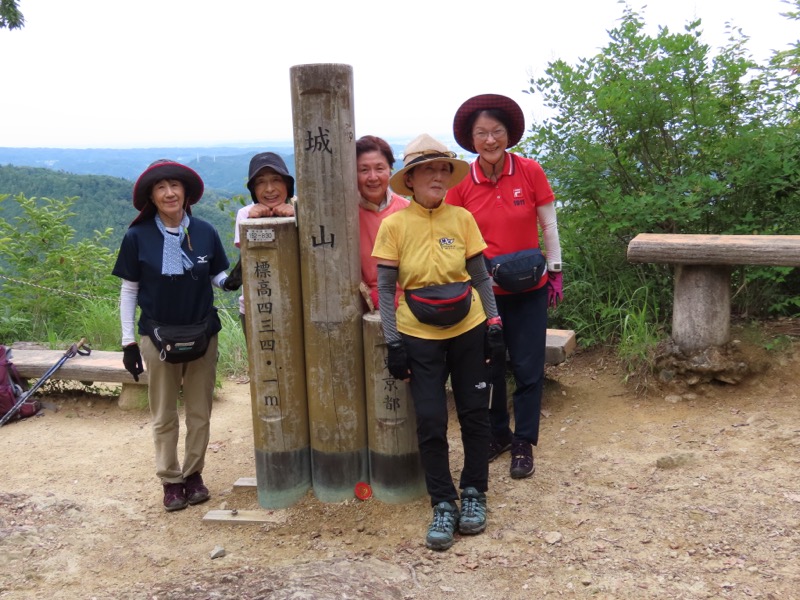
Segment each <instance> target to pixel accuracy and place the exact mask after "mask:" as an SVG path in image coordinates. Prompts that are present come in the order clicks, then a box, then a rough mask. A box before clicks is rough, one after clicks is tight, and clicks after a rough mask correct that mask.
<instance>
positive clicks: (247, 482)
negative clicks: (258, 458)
mask: <svg viewBox="0 0 800 600" xmlns="http://www.w3.org/2000/svg"><path fill="white" fill-rule="evenodd" d="M233 487H235V488H254V487H258V483H257V482H256V478H255V477H239V479H237V480H236V483H234V484H233Z"/></svg>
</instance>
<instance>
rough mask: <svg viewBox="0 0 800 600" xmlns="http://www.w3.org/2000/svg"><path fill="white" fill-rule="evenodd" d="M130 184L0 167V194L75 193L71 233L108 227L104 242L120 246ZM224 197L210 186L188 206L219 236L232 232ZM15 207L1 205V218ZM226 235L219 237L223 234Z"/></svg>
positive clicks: (129, 214)
mask: <svg viewBox="0 0 800 600" xmlns="http://www.w3.org/2000/svg"><path fill="white" fill-rule="evenodd" d="M132 190H133V182H131V181H128V180H127V179H122V178H120V177H109V176H107V175H75V174H73V173H65V172H64V171H53V170H51V169H42V168H37V167H12V166H0V193H2V194H11V195H17V194H24V195H25V196H27V197H29V198H30V197H39V198H42V197H44V198H64V197H76V198H77V199H76V201H75V202H74V204H73V207H72V208H73V210H72V212H71V213H70V215H69V217H68V218H67V221H66V222H67V223H68V224H69V225H70V226H71V227H73V228H74V229H75V237H76V238H77V239H83V238H86V237H91V236H92V235H93V232H94V231H104V230H106V229H109V230H110V231H109V234H108V236H106V237H105V238H104V239H103V242H102V243H103V245H105V246H106V247H107V248H109V249H110V250H114V251H115V252H116V250H117V249H118V248H119V244H120V242H121V241H122V236H123V235H124V234H125V231H126V230H127V229H128V225H130V222H131V221H132V220H133V219H134V217H135V216H136V210H135V209H134V208H133V205H132V203H131V192H132ZM223 202H224V201H223V199H222V198H221V197H220V196H219V194H217V193H216V192H214V191H213V190H206V192H205V193H204V194H203V199H202V200H201V202H199V203H198V204H197V205H195V206H194V207H193V209H192V214H193V215H194V216H196V217H199V218H201V219H204V220H206V221H208V222H210V223H211V224H212V225H214V226H215V227H216V228H217V231H219V232H220V235H223V233H224V232H226V231H231V232H232V231H233V219H234V218H235V216H236V215H235V213H231V211H226V210H223V209H222V208H223V206H224V204H223ZM20 214H21V210H20V209H19V207H17V206H15V205H13V204H11V205H8V206H3V205H0V217H2V218H4V219H7V220H10V219H11V218H13V217H16V216H19V215H20ZM222 239H223V240H224V239H225V238H224V237H223V238H222Z"/></svg>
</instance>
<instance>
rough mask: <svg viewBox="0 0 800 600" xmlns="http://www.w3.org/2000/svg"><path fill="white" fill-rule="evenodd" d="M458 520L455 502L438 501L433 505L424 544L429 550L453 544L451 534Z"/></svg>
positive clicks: (440, 548) (442, 548)
mask: <svg viewBox="0 0 800 600" xmlns="http://www.w3.org/2000/svg"><path fill="white" fill-rule="evenodd" d="M457 521H458V507H457V506H456V504H455V502H439V504H437V505H436V506H434V507H433V521H431V525H430V527H428V535H427V536H426V537H425V545H426V546H427V547H428V548H430V549H431V550H447V549H448V548H449V547H450V546H452V545H453V542H454V541H455V538H453V534H454V533H455V530H456V522H457Z"/></svg>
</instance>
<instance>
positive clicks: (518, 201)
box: [513, 188, 525, 206]
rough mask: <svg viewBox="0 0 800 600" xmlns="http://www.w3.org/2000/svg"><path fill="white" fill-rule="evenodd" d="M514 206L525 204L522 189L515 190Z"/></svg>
mask: <svg viewBox="0 0 800 600" xmlns="http://www.w3.org/2000/svg"><path fill="white" fill-rule="evenodd" d="M513 193H514V206H522V205H523V204H525V198H524V197H523V196H522V188H514V192H513Z"/></svg>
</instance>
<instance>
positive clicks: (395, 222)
mask: <svg viewBox="0 0 800 600" xmlns="http://www.w3.org/2000/svg"><path fill="white" fill-rule="evenodd" d="M484 248H486V242H484V241H483V237H482V236H481V232H480V230H479V229H478V225H477V223H476V222H475V219H474V218H473V216H472V214H471V213H470V212H469V211H467V210H466V209H464V208H461V207H458V206H452V205H450V204H446V203H444V202H442V203H441V204H440V205H439V206H437V207H436V208H432V209H428V208H424V207H423V206H421V205H420V204H418V203H416V202H411V204H410V205H409V206H408V208H405V209H403V210H401V211H398V212H396V213H394V214H393V215H390V216H388V217H386V219H384V220H383V222H382V223H381V226H380V229H379V230H378V236H377V238H376V239H375V247H374V248H373V250H372V256H374V257H375V258H378V259H384V260H392V261H397V262H398V273H397V282H398V284H399V285H400V287H401V288H402V289H404V290H413V289H417V288H421V287H425V286H428V285H438V284H442V283H453V282H461V281H469V279H470V277H469V273H467V266H466V262H467V258H471V257H473V256H475V255H476V254H479V253H480V252H482V251H483V249H484ZM485 319H486V315H485V313H484V312H483V305H482V304H481V301H480V297H479V296H478V292H477V291H476V290H474V289H473V290H472V307H471V308H470V312H469V314H468V315H467V316H466V317H465V318H464V319H463V320H461V321H460V322H459V323H457V324H455V325H453V326H452V327H436V326H433V325H426V324H424V323H420V322H419V321H418V320H417V318H416V317H415V316H414V315H413V314H412V313H411V310H409V308H408V306H407V305H406V302H405V298H404V297H402V296H401V298H400V304H399V306H398V307H397V330H398V331H399V332H401V333H405V334H406V335H413V336H414V337H420V338H425V339H436V340H443V339H448V338H452V337H456V336H457V335H461V334H462V333H464V332H466V331H469V330H470V329H472V328H473V327H476V326H477V325H478V324H480V323H481V322H482V321H483V320H485Z"/></svg>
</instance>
